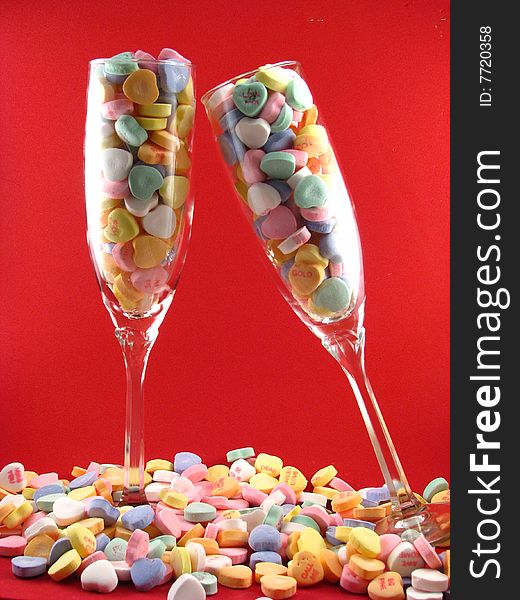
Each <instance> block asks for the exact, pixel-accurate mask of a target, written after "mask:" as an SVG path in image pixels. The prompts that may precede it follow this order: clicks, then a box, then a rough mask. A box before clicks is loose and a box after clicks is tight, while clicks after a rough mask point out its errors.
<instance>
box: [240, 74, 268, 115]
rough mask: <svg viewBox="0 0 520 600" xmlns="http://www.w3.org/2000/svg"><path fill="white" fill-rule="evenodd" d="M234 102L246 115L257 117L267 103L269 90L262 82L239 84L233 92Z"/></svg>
mask: <svg viewBox="0 0 520 600" xmlns="http://www.w3.org/2000/svg"><path fill="white" fill-rule="evenodd" d="M233 101H234V103H235V105H236V107H237V108H238V110H240V112H242V113H243V114H244V115H246V116H247V117H255V116H256V115H258V114H259V113H260V112H261V111H262V109H263V108H264V106H265V104H266V102H267V89H266V87H265V85H263V84H262V83H260V82H252V83H242V84H238V85H236V86H235V88H234V90H233Z"/></svg>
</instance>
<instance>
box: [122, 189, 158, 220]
mask: <svg viewBox="0 0 520 600" xmlns="http://www.w3.org/2000/svg"><path fill="white" fill-rule="evenodd" d="M158 204H159V195H158V194H157V192H154V193H153V194H152V195H151V196H150V198H148V200H141V199H140V198H135V197H134V196H129V197H128V198H125V208H126V210H127V211H128V212H129V213H130V214H131V215H134V217H145V216H146V215H147V214H148V213H149V212H150V211H151V210H152V209H154V208H155V207H156V206H157V205H158Z"/></svg>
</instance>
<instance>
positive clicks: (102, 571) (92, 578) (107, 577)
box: [81, 560, 119, 594]
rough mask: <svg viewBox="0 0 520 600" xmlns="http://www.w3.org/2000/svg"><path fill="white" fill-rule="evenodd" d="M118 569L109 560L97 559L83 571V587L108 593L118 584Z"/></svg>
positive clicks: (88, 590) (90, 590)
mask: <svg viewBox="0 0 520 600" xmlns="http://www.w3.org/2000/svg"><path fill="white" fill-rule="evenodd" d="M118 581H119V580H118V578H117V573H116V570H115V569H114V567H113V565H112V563H110V562H109V561H108V560H96V562H93V563H91V564H90V565H89V566H88V567H87V568H86V569H85V570H84V571H83V573H81V587H82V588H83V589H84V590H86V591H87V592H100V593H102V594H108V593H110V592H113V591H114V590H115V589H116V587H117V584H118Z"/></svg>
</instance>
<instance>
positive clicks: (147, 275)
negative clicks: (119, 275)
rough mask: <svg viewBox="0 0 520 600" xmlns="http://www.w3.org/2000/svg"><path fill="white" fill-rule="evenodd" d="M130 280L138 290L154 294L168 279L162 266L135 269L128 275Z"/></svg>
mask: <svg viewBox="0 0 520 600" xmlns="http://www.w3.org/2000/svg"><path fill="white" fill-rule="evenodd" d="M116 262H117V261H116ZM130 281H131V282H132V285H133V286H134V287H135V288H136V289H137V290H139V291H140V292H145V293H147V294H155V293H157V292H160V291H161V290H162V289H163V287H164V285H165V284H166V282H167V281H168V272H167V271H166V270H165V269H163V268H162V267H153V268H152V269H137V270H135V271H134V272H133V273H132V274H131V275H130Z"/></svg>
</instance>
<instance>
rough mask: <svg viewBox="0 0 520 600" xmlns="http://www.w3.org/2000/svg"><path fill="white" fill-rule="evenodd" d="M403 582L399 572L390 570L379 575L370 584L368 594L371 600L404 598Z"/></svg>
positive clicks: (401, 599) (399, 599) (397, 599)
mask: <svg viewBox="0 0 520 600" xmlns="http://www.w3.org/2000/svg"><path fill="white" fill-rule="evenodd" d="M402 582H403V580H402V578H401V576H400V575H399V573H394V572H392V571H389V572H387V573H383V574H382V575H378V576H377V577H376V578H375V579H372V581H371V582H370V583H369V584H368V589H367V592H368V596H369V597H370V599H371V600H404V597H405V596H404V589H403V585H402Z"/></svg>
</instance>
